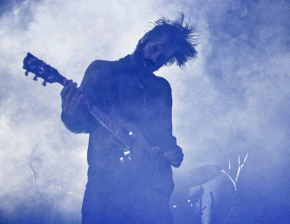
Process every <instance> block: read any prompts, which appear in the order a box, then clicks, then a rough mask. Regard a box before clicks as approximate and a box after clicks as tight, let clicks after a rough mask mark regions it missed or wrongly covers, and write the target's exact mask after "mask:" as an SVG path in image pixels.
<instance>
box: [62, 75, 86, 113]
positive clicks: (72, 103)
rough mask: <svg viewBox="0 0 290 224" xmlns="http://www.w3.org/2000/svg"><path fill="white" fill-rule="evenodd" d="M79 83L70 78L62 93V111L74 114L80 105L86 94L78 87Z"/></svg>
mask: <svg viewBox="0 0 290 224" xmlns="http://www.w3.org/2000/svg"><path fill="white" fill-rule="evenodd" d="M77 85H78V84H77V83H73V82H72V80H70V81H69V83H68V84H67V85H66V86H65V87H64V88H63V89H62V91H61V93H60V96H61V101H62V104H61V108H62V112H63V113H65V114H67V115H69V116H72V115H73V114H74V113H75V112H76V110H77V108H78V106H79V105H80V104H81V103H82V101H83V99H84V95H83V94H82V92H83V90H82V89H81V88H77Z"/></svg>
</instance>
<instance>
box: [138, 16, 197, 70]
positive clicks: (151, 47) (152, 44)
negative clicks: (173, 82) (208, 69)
mask: <svg viewBox="0 0 290 224" xmlns="http://www.w3.org/2000/svg"><path fill="white" fill-rule="evenodd" d="M183 21H184V14H183V13H181V14H180V16H179V17H178V18H177V19H176V20H174V21H170V20H168V19H166V18H165V17H162V18H161V19H159V20H157V21H156V22H155V23H154V27H153V29H152V30H150V31H149V32H147V33H146V34H145V35H144V36H143V37H142V38H141V39H140V40H139V42H138V45H137V47H136V49H135V51H134V53H133V57H134V58H135V59H136V60H137V62H139V63H140V64H141V66H143V67H144V68H145V69H147V70H149V71H152V72H153V71H156V70H158V69H159V68H160V67H162V66H163V65H167V66H169V65H172V64H174V63H176V64H177V65H178V66H179V67H183V66H184V65H185V63H186V62H188V61H189V60H191V59H193V58H195V57H196V55H197V52H196V50H195V47H196V45H197V44H196V43H194V42H195V34H194V27H193V26H191V25H190V24H185V25H184V26H183Z"/></svg>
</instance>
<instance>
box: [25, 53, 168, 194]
mask: <svg viewBox="0 0 290 224" xmlns="http://www.w3.org/2000/svg"><path fill="white" fill-rule="evenodd" d="M23 69H25V70H26V71H25V75H26V76H28V74H29V73H28V72H31V73H33V74H35V77H34V78H33V80H34V81H37V78H38V77H40V78H42V79H43V80H44V81H43V83H42V85H43V86H46V83H51V84H52V83H59V84H61V85H62V86H66V85H67V84H68V83H69V81H68V79H66V78H65V77H64V76H62V75H61V74H60V73H59V72H58V71H57V70H56V69H55V68H53V67H51V66H49V65H47V64H46V63H45V62H43V61H41V60H39V59H38V58H36V57H35V56H33V55H32V54H31V53H27V56H26V57H25V58H24V60H23ZM83 104H84V106H85V107H86V109H87V110H88V111H89V112H90V113H91V114H92V115H93V116H94V118H96V119H97V120H98V121H99V122H100V123H101V124H102V125H103V126H104V127H105V128H106V129H107V130H109V131H110V132H111V133H112V134H113V135H114V136H116V138H118V139H119V140H120V141H121V142H122V143H123V144H124V145H125V146H126V148H125V149H124V152H123V156H122V157H120V161H121V163H123V164H125V165H126V166H131V167H132V169H133V170H134V169H136V170H138V172H140V175H141V176H143V177H144V178H146V179H148V181H150V182H151V183H149V184H150V185H152V186H155V187H156V188H159V189H160V188H162V189H160V190H162V191H166V189H167V188H168V190H167V193H169V191H171V190H172V189H170V188H171V187H172V184H173V183H171V182H172V180H171V179H172V177H171V170H170V172H169V173H160V172H159V170H158V163H159V162H160V161H161V160H165V158H164V157H163V156H162V155H159V156H157V154H158V151H159V148H158V147H152V148H151V147H150V146H149V145H148V143H147V142H146V140H145V138H144V137H143V135H142V133H141V132H140V131H138V130H137V129H136V128H135V127H134V126H133V125H130V124H127V125H126V126H125V127H120V126H118V125H117V124H116V123H114V122H113V121H112V120H111V119H110V118H109V117H108V116H107V115H106V114H105V113H103V112H102V111H101V110H100V109H99V108H98V107H97V106H96V105H94V103H93V102H91V101H90V100H88V99H86V98H85V99H84V100H83ZM158 185H160V186H158ZM161 185H164V186H161ZM164 193H166V192H164ZM167 193H166V194H167ZM170 193H171V192H170ZM170 193H169V195H170Z"/></svg>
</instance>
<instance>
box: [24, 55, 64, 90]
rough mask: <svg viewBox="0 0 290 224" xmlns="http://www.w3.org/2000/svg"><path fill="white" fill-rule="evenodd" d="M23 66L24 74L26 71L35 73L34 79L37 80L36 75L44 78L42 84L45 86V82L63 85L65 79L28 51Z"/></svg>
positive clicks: (26, 73)
mask: <svg viewBox="0 0 290 224" xmlns="http://www.w3.org/2000/svg"><path fill="white" fill-rule="evenodd" d="M23 68H24V69H25V70H26V72H25V75H26V76H28V72H31V73H33V74H35V77H34V78H33V80H34V81H37V77H40V78H42V79H44V82H43V83H42V85H43V86H46V82H49V83H55V82H58V83H59V84H61V85H65V83H66V81H67V79H66V78H65V77H63V76H62V75H61V74H59V73H58V71H57V70H56V69H55V68H53V67H51V66H49V65H47V64H46V63H44V62H43V61H41V60H39V59H38V58H37V57H35V56H33V55H32V54H30V53H29V52H28V53H27V56H26V57H25V58H24V60H23Z"/></svg>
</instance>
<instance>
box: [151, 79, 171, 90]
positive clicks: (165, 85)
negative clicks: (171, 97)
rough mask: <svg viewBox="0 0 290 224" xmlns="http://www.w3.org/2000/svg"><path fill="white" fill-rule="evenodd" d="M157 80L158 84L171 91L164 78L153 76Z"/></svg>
mask: <svg viewBox="0 0 290 224" xmlns="http://www.w3.org/2000/svg"><path fill="white" fill-rule="evenodd" d="M155 77H156V79H157V82H158V84H159V85H160V86H161V87H163V88H165V89H167V90H168V91H171V86H170V83H169V82H168V81H167V79H165V78H164V77H160V76H155Z"/></svg>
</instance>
